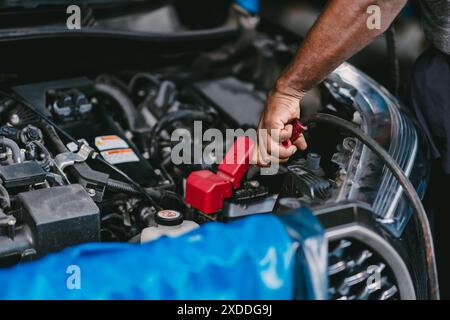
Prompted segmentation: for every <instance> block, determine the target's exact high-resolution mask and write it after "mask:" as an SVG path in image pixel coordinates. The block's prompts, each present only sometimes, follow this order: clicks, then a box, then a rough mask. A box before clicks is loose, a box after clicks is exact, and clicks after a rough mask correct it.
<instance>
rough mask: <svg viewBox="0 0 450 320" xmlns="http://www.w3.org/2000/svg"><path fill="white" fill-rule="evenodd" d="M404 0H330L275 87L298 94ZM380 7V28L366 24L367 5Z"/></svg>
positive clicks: (370, 35) (368, 38)
mask: <svg viewBox="0 0 450 320" xmlns="http://www.w3.org/2000/svg"><path fill="white" fill-rule="evenodd" d="M406 2H407V0H379V1H374V0H358V1H355V0H331V1H329V3H328V5H327V7H326V8H325V10H324V11H323V13H322V14H321V16H320V17H319V19H318V20H317V21H316V23H315V24H314V26H313V28H312V29H311V30H310V32H309V33H308V35H307V37H306V38H305V40H304V41H303V43H302V45H301V47H300V48H299V50H298V52H297V54H296V56H295V58H294V60H293V61H292V63H291V64H290V65H289V67H288V68H287V69H286V70H285V71H284V72H283V74H282V75H281V77H280V79H279V80H278V82H277V86H276V88H277V90H279V91H281V92H283V93H285V94H288V95H294V96H299V97H300V96H301V94H302V92H305V91H308V90H309V89H311V88H312V87H313V86H315V85H316V84H318V83H319V82H320V81H322V80H323V79H324V78H325V77H326V76H327V75H328V74H329V73H331V72H332V71H333V70H334V69H335V68H336V67H338V66H339V65H340V64H341V63H342V62H344V61H345V60H347V59H348V58H350V57H351V56H352V55H354V54H355V53H357V52H358V51H359V50H361V49H362V48H364V47H365V46H366V45H368V44H369V43H370V42H372V41H373V40H374V39H375V38H376V37H377V36H379V35H380V34H381V33H383V32H384V31H385V30H386V29H387V28H388V27H389V26H390V24H391V23H392V21H393V20H394V18H395V17H396V16H397V14H398V13H399V12H400V10H401V9H402V7H403V6H404V5H405V4H406ZM370 5H378V6H379V7H380V9H381V28H380V29H373V30H370V29H369V28H368V27H367V19H368V18H369V14H368V13H367V8H368V7H369V6H370Z"/></svg>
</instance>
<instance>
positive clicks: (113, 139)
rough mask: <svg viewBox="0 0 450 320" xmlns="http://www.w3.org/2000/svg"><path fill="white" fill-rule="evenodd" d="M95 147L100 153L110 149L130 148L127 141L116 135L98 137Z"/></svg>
mask: <svg viewBox="0 0 450 320" xmlns="http://www.w3.org/2000/svg"><path fill="white" fill-rule="evenodd" d="M95 146H96V147H97V149H98V150H99V151H103V150H109V149H124V148H129V147H130V146H129V145H128V143H127V142H126V141H125V140H123V139H122V138H120V137H119V136H116V135H108V136H100V137H96V138H95Z"/></svg>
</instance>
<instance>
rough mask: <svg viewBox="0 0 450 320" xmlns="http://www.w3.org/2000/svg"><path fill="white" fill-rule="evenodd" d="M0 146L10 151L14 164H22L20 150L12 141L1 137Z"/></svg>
mask: <svg viewBox="0 0 450 320" xmlns="http://www.w3.org/2000/svg"><path fill="white" fill-rule="evenodd" d="M0 145H4V146H5V147H7V148H9V149H10V150H11V152H12V157H13V160H14V162H15V163H21V162H22V154H21V153H20V148H19V146H18V145H17V143H16V142H15V141H14V140H11V139H9V138H6V137H3V136H2V137H0Z"/></svg>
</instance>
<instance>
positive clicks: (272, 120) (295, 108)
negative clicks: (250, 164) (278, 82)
mask: <svg viewBox="0 0 450 320" xmlns="http://www.w3.org/2000/svg"><path fill="white" fill-rule="evenodd" d="M303 95H304V94H303V92H288V90H286V91H284V90H278V89H274V90H272V91H271V92H270V93H269V96H268V99H267V104H266V108H265V109H264V112H263V113H262V115H261V119H260V121H259V126H258V148H255V150H256V151H257V154H256V156H257V163H258V165H260V166H268V165H270V163H285V162H287V161H288V160H289V157H291V156H292V155H293V154H294V153H295V152H296V151H297V148H298V149H301V150H305V149H306V147H307V145H306V141H305V138H304V136H303V135H301V136H300V137H299V138H298V139H297V140H296V141H294V143H293V145H291V146H290V147H288V148H286V147H284V146H283V145H282V142H283V141H286V140H289V139H290V138H291V135H292V125H291V124H290V123H291V122H292V120H294V119H296V118H299V117H300V102H301V100H302V98H303Z"/></svg>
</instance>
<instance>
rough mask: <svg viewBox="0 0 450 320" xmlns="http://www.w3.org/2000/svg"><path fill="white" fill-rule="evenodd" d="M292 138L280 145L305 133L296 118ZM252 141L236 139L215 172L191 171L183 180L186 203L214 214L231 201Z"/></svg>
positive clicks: (290, 141)
mask: <svg viewBox="0 0 450 320" xmlns="http://www.w3.org/2000/svg"><path fill="white" fill-rule="evenodd" d="M292 125H293V129H292V136H291V138H290V140H288V141H285V142H283V146H285V147H289V146H290V145H291V144H292V142H294V141H295V140H297V139H298V137H300V135H301V134H302V133H303V132H305V131H306V130H307V128H306V127H305V126H303V125H302V124H301V123H300V121H299V120H298V119H295V120H294V121H293V122H292ZM253 147H254V143H253V141H252V140H251V139H250V138H248V137H245V136H241V137H238V138H237V139H236V141H235V142H234V144H233V146H232V147H231V148H230V150H228V152H227V154H226V155H225V157H224V159H223V160H222V162H221V163H220V164H219V166H218V168H217V173H213V172H211V171H208V170H201V171H195V172H192V173H191V174H190V175H189V176H188V178H187V181H186V203H187V204H189V205H191V206H192V207H193V208H195V209H197V210H200V211H201V212H203V213H206V214H213V213H215V212H217V211H219V210H220V209H222V207H223V202H224V199H226V198H230V197H231V195H232V193H233V189H237V188H239V186H240V183H241V180H242V178H243V177H244V176H245V174H246V173H247V171H248V169H249V167H250V157H251V154H252V151H253Z"/></svg>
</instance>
